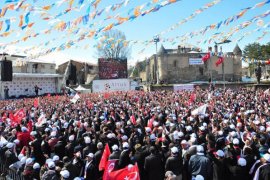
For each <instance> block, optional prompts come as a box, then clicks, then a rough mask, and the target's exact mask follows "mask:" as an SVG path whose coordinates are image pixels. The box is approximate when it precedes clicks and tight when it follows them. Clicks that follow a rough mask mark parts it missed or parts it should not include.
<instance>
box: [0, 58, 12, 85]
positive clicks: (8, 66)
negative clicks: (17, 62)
mask: <svg viewBox="0 0 270 180" xmlns="http://www.w3.org/2000/svg"><path fill="white" fill-rule="evenodd" d="M0 62H1V63H0V64H1V81H12V74H13V69H12V61H7V60H4V61H0Z"/></svg>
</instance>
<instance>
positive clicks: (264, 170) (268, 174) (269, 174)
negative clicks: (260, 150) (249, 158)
mask: <svg viewBox="0 0 270 180" xmlns="http://www.w3.org/2000/svg"><path fill="white" fill-rule="evenodd" d="M268 179H270V164H268V165H265V166H262V167H261V168H260V172H259V180H268Z"/></svg>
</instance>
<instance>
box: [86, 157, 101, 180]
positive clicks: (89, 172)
mask: <svg viewBox="0 0 270 180" xmlns="http://www.w3.org/2000/svg"><path fill="white" fill-rule="evenodd" d="M84 177H86V178H85V179H89V180H90V179H97V178H98V168H97V166H96V164H94V161H92V162H91V163H90V164H89V165H88V166H87V167H86V169H84Z"/></svg>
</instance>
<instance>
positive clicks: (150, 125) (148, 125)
mask: <svg viewBox="0 0 270 180" xmlns="http://www.w3.org/2000/svg"><path fill="white" fill-rule="evenodd" d="M154 120H155V116H153V117H152V118H151V119H149V121H148V123H147V127H150V128H151V129H152V127H153V122H154Z"/></svg>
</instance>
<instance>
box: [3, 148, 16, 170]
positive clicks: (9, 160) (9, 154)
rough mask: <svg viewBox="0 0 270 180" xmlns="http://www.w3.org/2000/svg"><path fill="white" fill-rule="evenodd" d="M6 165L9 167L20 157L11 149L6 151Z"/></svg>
mask: <svg viewBox="0 0 270 180" xmlns="http://www.w3.org/2000/svg"><path fill="white" fill-rule="evenodd" d="M5 158H6V161H5V167H6V168H7V169H8V168H9V166H10V165H11V164H13V163H15V162H16V161H18V158H17V157H16V155H15V153H14V152H11V151H10V150H9V149H8V150H7V151H6V152H5Z"/></svg>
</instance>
